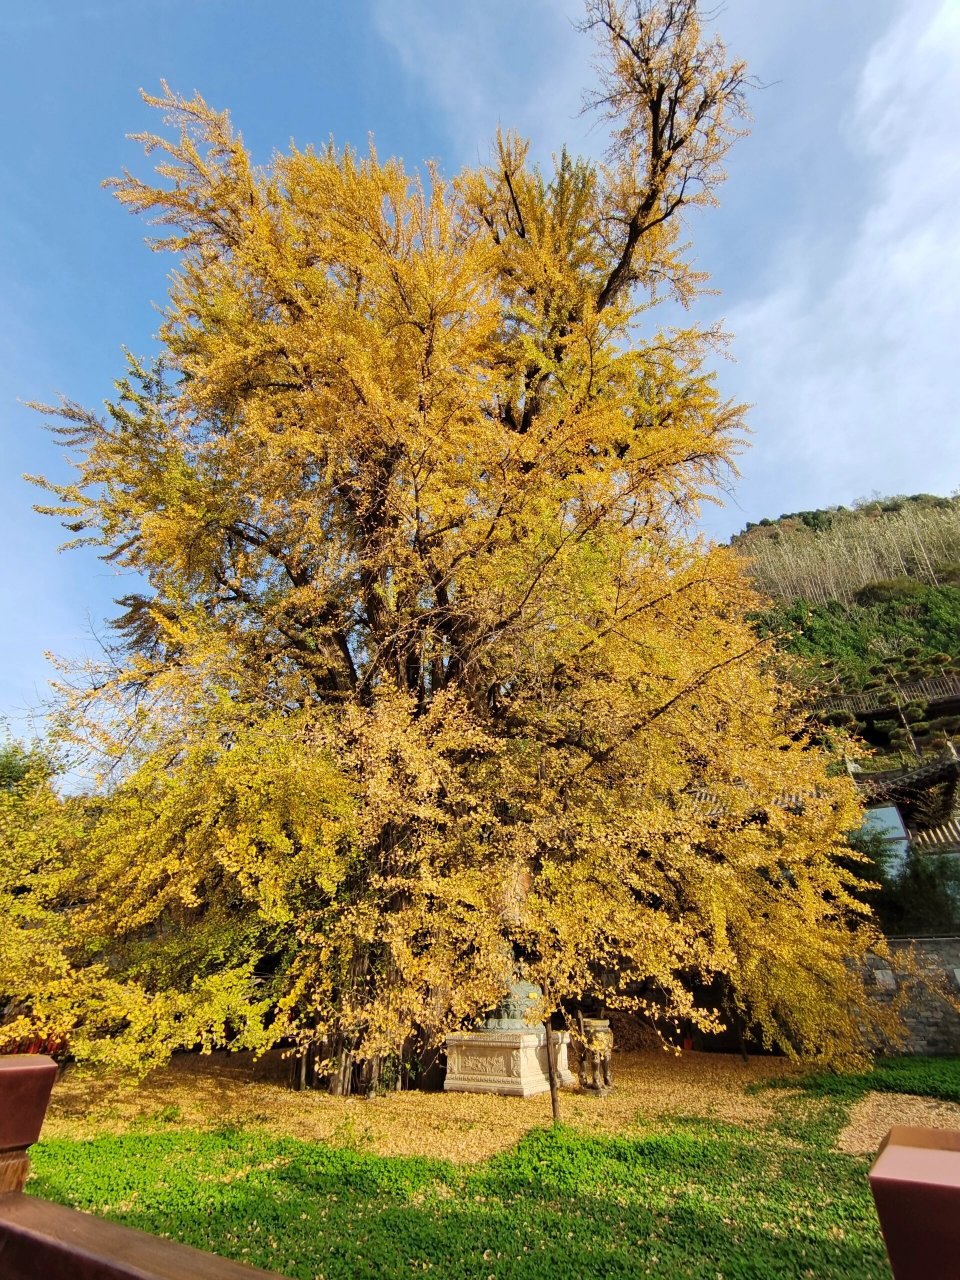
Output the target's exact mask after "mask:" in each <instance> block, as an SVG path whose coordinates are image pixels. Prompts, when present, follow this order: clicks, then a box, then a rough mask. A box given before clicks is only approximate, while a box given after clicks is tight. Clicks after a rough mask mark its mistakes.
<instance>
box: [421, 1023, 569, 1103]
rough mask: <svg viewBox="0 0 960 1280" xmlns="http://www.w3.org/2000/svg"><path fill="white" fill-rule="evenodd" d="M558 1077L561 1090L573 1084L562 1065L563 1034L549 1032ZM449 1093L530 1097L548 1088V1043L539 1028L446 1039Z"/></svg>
mask: <svg viewBox="0 0 960 1280" xmlns="http://www.w3.org/2000/svg"><path fill="white" fill-rule="evenodd" d="M554 1036H555V1038H556V1044H557V1075H558V1076H559V1080H560V1084H561V1085H572V1084H575V1083H576V1081H575V1079H574V1077H573V1075H572V1074H571V1072H570V1068H569V1067H568V1065H567V1046H568V1045H569V1043H570V1036H569V1035H568V1033H567V1032H566V1031H563V1032H554ZM443 1087H444V1089H445V1090H446V1091H447V1092H449V1093H502V1094H507V1095H508V1096H512V1097H517V1098H529V1097H531V1096H532V1095H533V1094H536V1093H546V1092H547V1090H548V1089H549V1088H550V1078H549V1076H548V1074H547V1039H546V1033H545V1031H544V1030H543V1028H542V1027H531V1028H530V1030H529V1031H461V1032H459V1033H457V1034H456V1035H450V1036H447V1075H446V1079H445V1080H444V1082H443Z"/></svg>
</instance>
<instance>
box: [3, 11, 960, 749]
mask: <svg viewBox="0 0 960 1280" xmlns="http://www.w3.org/2000/svg"><path fill="white" fill-rule="evenodd" d="M579 13H580V6H579V4H578V3H577V2H576V0H511V2H510V3H506V2H505V0H485V2H484V3H482V4H477V3H476V2H475V0H360V2H358V3H353V4H350V5H346V4H335V3H321V2H318V0H314V2H313V3H309V0H299V2H298V0H270V3H267V0H89V3H88V2H86V0H2V3H0V107H2V111H0V121H2V124H0V130H2V133H3V137H2V139H0V143H2V145H0V350H2V352H3V358H2V359H0V432H2V440H3V467H2V468H0V520H2V522H3V527H2V538H3V546H4V547H5V550H6V555H5V557H4V561H3V567H2V570H0V608H2V616H3V619H4V625H3V627H2V628H0V715H2V716H5V717H6V718H7V721H8V723H9V725H10V728H11V730H12V731H14V732H16V733H21V734H22V733H25V732H29V728H30V716H31V713H32V711H33V710H34V709H35V708H37V707H38V706H39V705H40V703H41V702H42V701H43V699H44V697H45V696H46V691H47V680H48V678H49V676H50V674H51V668H50V666H49V664H48V662H47V660H46V659H45V658H44V653H45V651H52V652H54V653H58V654H61V655H65V656H71V657H75V656H77V655H80V654H82V653H83V652H84V651H86V650H88V649H89V648H90V647H91V646H93V645H95V644H96V639H95V636H96V633H97V632H98V631H102V630H103V627H102V620H103V619H104V618H105V617H107V616H109V615H110V613H111V608H112V606H111V601H112V599H113V597H114V596H116V595H119V594H121V593H122V592H123V590H124V584H123V583H122V581H119V580H118V579H117V578H116V576H115V575H114V574H113V572H112V571H111V569H110V568H109V566H106V565H104V564H103V563H101V562H100V561H98V560H97V558H96V557H95V555H93V554H92V553H89V552H72V553H68V554H63V555H58V554H57V552H56V547H57V545H58V543H59V542H60V540H61V531H60V530H59V528H58V526H57V525H56V524H55V523H54V522H53V521H51V520H49V519H44V518H42V517H40V516H38V515H36V514H34V513H33V512H32V510H31V504H32V503H33V502H34V501H36V500H37V499H38V495H37V493H36V491H35V490H32V489H31V488H30V486H28V485H26V484H25V483H24V482H23V481H22V479H21V478H20V477H21V474H22V473H23V472H34V473H35V472H44V473H46V474H48V475H50V476H54V477H64V476H65V475H66V474H67V468H66V467H65V464H64V462H63V460H62V458H61V456H60V454H59V452H58V450H57V448H56V447H55V446H54V444H53V442H52V441H51V440H50V439H49V438H48V437H47V436H46V435H45V433H44V432H43V430H42V428H41V423H40V420H39V419H38V418H37V417H36V415H34V414H31V413H30V412H29V411H28V410H26V409H25V408H24V407H23V405H22V404H21V403H20V401H23V400H29V399H40V400H44V399H46V400H49V399H52V398H53V397H54V396H55V395H56V394H57V393H58V392H61V391H62V392H64V393H66V394H67V395H69V396H71V397H72V398H74V399H76V400H79V401H81V402H84V403H86V404H88V405H90V406H97V405H98V404H99V403H100V402H101V401H102V400H103V399H104V397H105V396H107V395H109V394H110V390H111V381H112V379H113V378H114V377H115V376H117V374H118V373H119V372H120V369H121V352H120V348H121V346H123V345H126V346H128V347H129V348H131V349H132V350H134V351H136V352H148V351H149V350H150V349H151V347H152V334H153V332H154V331H155V329H156V327H157V311H156V307H157V306H158V305H160V304H162V302H163V300H164V296H165V293H166V273H167V272H168V271H169V270H170V267H171V266H172V262H171V261H170V260H168V259H165V258H163V257H161V256H159V255H156V254H151V253H150V252H149V251H148V250H147V248H146V247H145V246H144V244H143V236H144V234H145V228H144V226H143V225H142V224H141V223H140V222H138V221H137V220H136V219H134V218H132V217H130V216H129V215H128V214H125V213H124V212H123V211H122V210H121V209H120V208H119V206H117V205H116V204H115V202H114V201H113V200H112V199H111V198H110V196H109V195H108V194H107V193H106V192H104V191H103V190H101V188H100V182H101V180H102V179H103V178H106V177H108V176H110V175H111V174H115V173H117V172H118V171H119V170H120V169H121V168H122V167H123V166H124V165H129V166H131V167H134V168H136V169H138V170H139V171H140V172H145V171H146V162H145V161H143V159H142V157H141V156H140V153H139V150H138V148H137V147H136V146H135V144H133V143H131V142H130V141H128V140H127V139H126V138H125V135H126V134H127V133H130V132H135V131H137V130H141V129H145V128H146V129H151V128H155V127H156V124H157V121H156V120H155V119H154V118H153V113H151V112H150V111H148V110H147V108H145V107H144V106H143V104H142V103H141V102H140V100H139V97H138V89H139V88H140V87H144V88H147V89H156V88H157V87H158V86H159V82H160V80H161V78H165V79H167V80H168V81H169V83H170V84H171V86H172V87H173V88H174V89H176V90H177V91H179V92H184V93H188V94H189V93H190V92H192V91H193V90H194V89H199V90H200V91H201V92H202V93H203V94H204V96H205V97H206V98H207V99H208V100H209V101H210V102H212V103H213V104H214V105H216V106H218V107H227V108H229V109H230V111H231V112H232V115H233V118H234V121H235V123H236V125H237V126H238V128H239V129H240V130H241V131H242V133H243V136H244V138H245V140H246V142H247V144H248V145H249V146H250V148H251V150H252V151H253V153H254V156H255V158H256V159H257V160H258V161H261V162H266V161H267V160H268V159H269V157H270V154H271V153H272V152H273V151H274V150H276V149H283V148H285V147H286V146H287V144H288V142H289V140H290V139H291V138H294V139H295V140H296V141H297V143H298V144H301V145H303V144H306V143H308V142H311V141H313V142H317V141H323V140H325V139H326V138H327V137H329V136H330V135H331V134H332V135H333V136H334V137H335V138H336V140H337V141H338V143H345V142H350V143H353V144H355V145H357V146H359V147H364V146H365V145H366V141H367V138H368V136H369V135H370V134H373V135H374V136H375V139H376V142H377V147H378V150H379V151H380V153H381V155H389V154H398V155H401V156H403V158H404V159H405V160H406V162H407V164H408V166H410V167H413V166H416V165H418V164H421V163H422V162H423V161H424V160H425V159H428V158H430V159H436V160H438V161H439V162H440V164H441V166H442V167H443V168H444V170H445V171H447V172H454V171H456V170H457V169H458V168H459V167H460V166H461V165H463V164H471V163H475V162H476V161H477V160H478V159H482V158H483V157H484V156H485V155H486V151H487V147H488V144H489V140H490V138H491V136H492V134H493V132H494V130H495V128H496V126H497V124H498V122H501V123H503V124H504V125H509V126H513V127H515V128H518V129H519V130H520V131H521V132H523V133H525V134H527V135H528V136H530V137H531V138H532V140H533V149H534V153H535V155H537V156H538V157H540V158H544V159H546V158H548V157H549V155H550V153H551V152H553V151H555V150H557V149H558V148H559V147H560V145H561V144H562V143H564V142H567V143H568V144H569V145H570V146H571V148H572V149H574V150H577V151H582V152H588V153H589V152H596V151H598V150H599V149H600V148H601V146H602V136H601V135H600V134H599V133H598V132H597V131H595V130H593V131H591V128H590V124H589V121H587V120H585V119H583V118H581V117H580V116H579V114H578V112H579V102H580V93H581V90H582V88H583V87H584V86H585V85H586V84H588V83H589V81H590V75H591V73H590V65H589V63H590V56H591V47H590V44H589V41H587V40H586V39H585V38H584V37H582V36H580V35H579V34H577V32H576V31H575V30H574V26H573V24H574V22H575V20H576V19H577V18H578V16H579ZM715 21H716V25H717V27H718V29H719V30H720V32H721V34H722V35H723V37H724V38H725V40H726V41H727V43H728V45H729V46H730V47H731V49H732V50H733V51H734V52H736V53H737V54H738V55H742V56H744V57H746V58H747V59H748V61H749V62H750V64H751V69H752V71H753V72H754V73H755V74H756V75H757V76H758V77H759V78H760V79H761V80H762V81H763V82H764V83H765V84H766V86H767V87H766V88H764V89H763V90H762V91H761V92H759V93H757V94H756V95H755V97H754V101H753V111H754V117H755V119H754V128H753V132H752V135H751V137H750V138H749V139H747V140H746V141H744V142H742V143H741V144H740V145H739V146H738V147H737V149H736V150H735V151H734V152H733V153H732V154H731V157H730V161H729V165H728V169H729V175H730V177H729V181H728V183H727V184H726V186H725V187H724V188H723V189H722V190H721V207H720V208H719V209H717V210H711V211H708V212H706V213H704V214H698V215H697V216H696V218H695V219H694V220H693V222H692V224H691V226H690V234H691V238H692V240H693V242H694V246H695V250H696V256H697V259H698V261H699V264H700V265H701V266H702V267H703V268H705V269H706V270H708V271H709V272H710V274H711V276H712V279H713V284H714V285H715V286H716V287H717V288H718V289H719V290H720V291H721V292H720V296H718V297H709V298H705V299H704V300H703V301H702V302H701V303H700V304H698V316H699V318H701V319H703V320H704V321H707V322H712V321H717V320H722V321H723V323H724V325H725V327H726V328H727V329H728V330H729V331H730V332H731V333H732V334H733V341H732V343H731V345H730V348H729V352H728V355H729V357H730V359H727V360H724V359H722V358H721V359H718V362H717V364H718V376H719V378H720V380H721V383H722V385H723V387H724V389H725V390H726V391H727V392H728V393H729V394H730V395H733V396H736V397H737V398H739V399H741V400H744V401H747V402H750V403H751V404H752V405H753V409H752V411H751V414H750V423H751V426H752V430H753V440H752V448H751V449H750V451H749V452H748V453H747V454H746V455H745V456H744V458H743V459H742V467H741V469H742V471H743V478H742V480H741V481H740V482H739V483H738V485H737V486H736V488H735V490H734V493H733V495H732V497H731V499H730V500H729V502H728V504H727V506H726V507H725V508H724V509H723V510H721V511H713V512H708V513H706V515H705V519H704V525H705V528H706V529H707V531H708V532H709V533H711V534H712V535H713V536H716V537H726V536H727V535H728V534H729V533H731V532H732V531H735V530H736V529H738V528H740V527H742V525H743V524H744V523H745V522H746V521H747V520H748V519H752V520H757V519H760V518H761V517H762V516H765V515H771V516H772V515H777V514H778V513H779V512H781V511H792V510H797V509H802V508H806V507H815V506H823V505H827V504H831V503H837V502H849V501H850V500H852V499H854V498H856V497H858V496H863V495H866V494H870V493H871V492H874V491H879V492H883V493H887V492H916V491H920V490H928V491H932V492H938V493H949V492H952V491H954V490H955V489H956V488H957V486H958V485H960V430H958V424H957V412H956V408H955V405H956V399H957V397H956V364H957V356H958V344H957V335H958V333H960V217H958V215H957V210H958V209H960V149H958V147H957V144H956V141H955V138H956V132H955V128H956V126H955V115H956V105H957V103H958V101H960V4H958V3H957V2H956V0H843V3H839V4H838V3H836V0H829V2H828V0H806V3H804V4H803V5H798V4H794V3H788V2H787V0H727V3H726V6H725V8H724V9H723V11H722V12H720V13H719V14H718V16H717V18H716V19H715Z"/></svg>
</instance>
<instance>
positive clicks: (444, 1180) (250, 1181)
mask: <svg viewBox="0 0 960 1280" xmlns="http://www.w3.org/2000/svg"><path fill="white" fill-rule="evenodd" d="M880 1070H881V1072H883V1071H888V1072H889V1071H891V1070H892V1071H894V1073H895V1075H896V1080H897V1087H898V1088H899V1089H901V1090H903V1091H911V1090H912V1091H914V1092H918V1093H931V1092H932V1093H933V1094H934V1096H941V1097H942V1096H945V1095H944V1093H943V1090H944V1089H948V1088H950V1087H953V1088H956V1087H957V1086H958V1085H960V1063H957V1062H951V1063H943V1062H941V1063H935V1064H927V1063H909V1062H908V1063H906V1064H903V1063H892V1064H888V1065H887V1066H885V1067H881V1069H880ZM881 1078H882V1076H881ZM822 1080H823V1078H822V1077H820V1078H818V1079H815V1080H812V1081H811V1082H810V1084H809V1085H808V1090H809V1092H807V1093H803V1092H802V1093H800V1094H799V1095H798V1094H797V1093H796V1092H793V1093H784V1095H783V1098H782V1104H778V1106H777V1108H776V1118H775V1120H774V1121H773V1122H772V1123H771V1124H768V1125H765V1126H758V1127H754V1128H752V1129H747V1128H742V1127H739V1126H736V1125H730V1124H722V1123H719V1122H708V1121H704V1120H702V1119H700V1120H692V1119H691V1120H678V1119H676V1118H675V1117H674V1118H672V1119H670V1120H664V1121H663V1123H662V1125H661V1127H660V1128H659V1129H658V1131H657V1132H656V1133H655V1134H649V1135H647V1136H643V1137H631V1138H625V1137H624V1138H612V1137H591V1138H586V1137H583V1136H580V1135H578V1134H577V1133H575V1132H573V1131H572V1130H569V1129H559V1130H555V1131H551V1130H548V1129H539V1130H534V1131H533V1132H531V1133H529V1134H528V1135H527V1136H526V1137H525V1138H524V1139H523V1140H522V1141H521V1142H520V1143H519V1144H518V1145H517V1146H516V1147H514V1148H513V1149H512V1150H511V1151H509V1152H507V1153H505V1154H503V1155H500V1156H497V1157H494V1158H493V1159H490V1160H488V1161H487V1162H485V1163H484V1164H482V1165H479V1166H459V1167H458V1166H455V1165H453V1164H449V1163H446V1162H444V1161H430V1160H423V1159H399V1158H388V1157H381V1156H377V1155H373V1154H370V1153H369V1152H365V1151H362V1150H354V1149H350V1148H344V1147H334V1146H328V1145H325V1144H321V1143H308V1142H300V1141H296V1140H294V1139H291V1138H280V1137H274V1136H270V1135H268V1134H266V1133H264V1132H262V1131H256V1130H246V1131H239V1130H224V1131H219V1132H208V1133H200V1132H189V1131H182V1130H175V1129H173V1128H172V1127H171V1126H170V1125H169V1123H168V1124H167V1126H164V1123H163V1117H162V1116H160V1117H158V1118H157V1120H156V1122H155V1124H154V1125H153V1131H143V1132H138V1133H128V1134H125V1135H123V1136H120V1137H116V1136H113V1137H100V1138H96V1139H94V1140H92V1141H73V1140H66V1139H57V1140H52V1141H47V1142H43V1143H42V1144H40V1146H39V1147H37V1148H36V1150H35V1160H34V1168H35V1175H36V1176H35V1178H34V1180H33V1181H32V1182H31V1183H30V1190H31V1192H33V1193H35V1194H37V1195H41V1196H45V1197H47V1198H48V1199H51V1200H57V1201H60V1202H62V1203H65V1204H71V1205H74V1206H76V1207H78V1208H82V1209H89V1210H93V1211H94V1212H97V1213H101V1214H104V1215H105V1216H108V1217H111V1218H114V1219H116V1220H117V1221H121V1222H125V1223H127V1224H129V1225H131V1226H135V1227H140V1228H142V1229H143V1230H146V1231H151V1232H155V1233H159V1234H164V1235H168V1236H171V1237H175V1238H176V1239H180V1240H184V1241H186V1242H188V1243H190V1244H193V1245H197V1246H199V1247H201V1248H207V1249H213V1250H215V1251H216V1252H218V1253H221V1254H223V1255H226V1256H229V1257H234V1258H239V1259H241V1260H245V1261H248V1262H252V1263H255V1264H258V1265H260V1266H263V1267H266V1268H268V1269H273V1270H276V1271H279V1272H281V1273H283V1274H285V1275H289V1276H298V1277H310V1278H311V1280H312V1278H313V1277H318V1276H322V1277H325V1280H335V1278H338V1277H343V1278H344V1280H346V1278H347V1277H350V1278H353V1277H364V1276H371V1277H372V1276H377V1277H391V1276H407V1275H421V1274H423V1273H425V1272H432V1273H433V1274H435V1275H438V1276H449V1277H455V1278H456V1280H461V1278H462V1280H472V1278H474V1277H476V1278H477V1280H486V1277H497V1280H500V1278H501V1277H504V1278H505V1277H517V1278H520V1277H523V1278H529V1280H533V1278H534V1277H537V1278H539V1277H546V1276H550V1277H571V1278H572V1277H585V1278H586V1277H596V1278H597V1280H606V1278H607V1277H615V1276H644V1275H654V1276H667V1277H671V1276H697V1277H705V1276H706V1277H710V1278H711V1280H715V1278H716V1277H724V1280H734V1278H739V1277H751V1278H753V1277H755V1278H756V1280H767V1278H772V1277H811V1278H815V1280H823V1278H824V1277H838V1278H839V1277H842V1278H843V1280H857V1278H859V1277H887V1278H888V1277H889V1274H890V1273H889V1270H888V1268H887V1264H886V1261H885V1258H884V1252H883V1247H882V1243H881V1240H880V1233H879V1229H878V1227H877V1223H876V1218H875V1215H874V1211H873V1207H872V1202H871V1199H870V1194H869V1191H868V1187H867V1182H866V1170H867V1166H868V1161H867V1160H865V1159H862V1158H858V1157H855V1156H849V1155H843V1154H840V1153H838V1152H836V1151H834V1150H833V1142H834V1140H835V1137H836V1134H837V1132H838V1131H839V1128H840V1127H841V1125H842V1124H843V1123H844V1120H845V1117H846V1114H847V1111H848V1109H849V1106H850V1102H851V1099H852V1098H853V1097H855V1096H856V1095H857V1094H858V1093H860V1092H862V1091H863V1089H864V1088H865V1087H869V1085H865V1084H864V1082H863V1081H862V1080H861V1079H859V1078H858V1079H857V1080H856V1081H855V1082H854V1081H853V1080H851V1081H850V1083H849V1084H848V1085H847V1086H846V1087H847V1095H846V1096H835V1094H833V1095H831V1094H830V1093H829V1091H828V1089H827V1088H826V1087H825V1086H823V1084H822ZM951 1081H952V1085H951ZM878 1082H879V1081H878ZM791 1083H792V1084H793V1085H794V1086H796V1084H797V1081H796V1080H795V1079H794V1080H793V1081H792V1082H791ZM837 1087H838V1088H839V1086H837ZM835 1092H836V1091H835Z"/></svg>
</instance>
